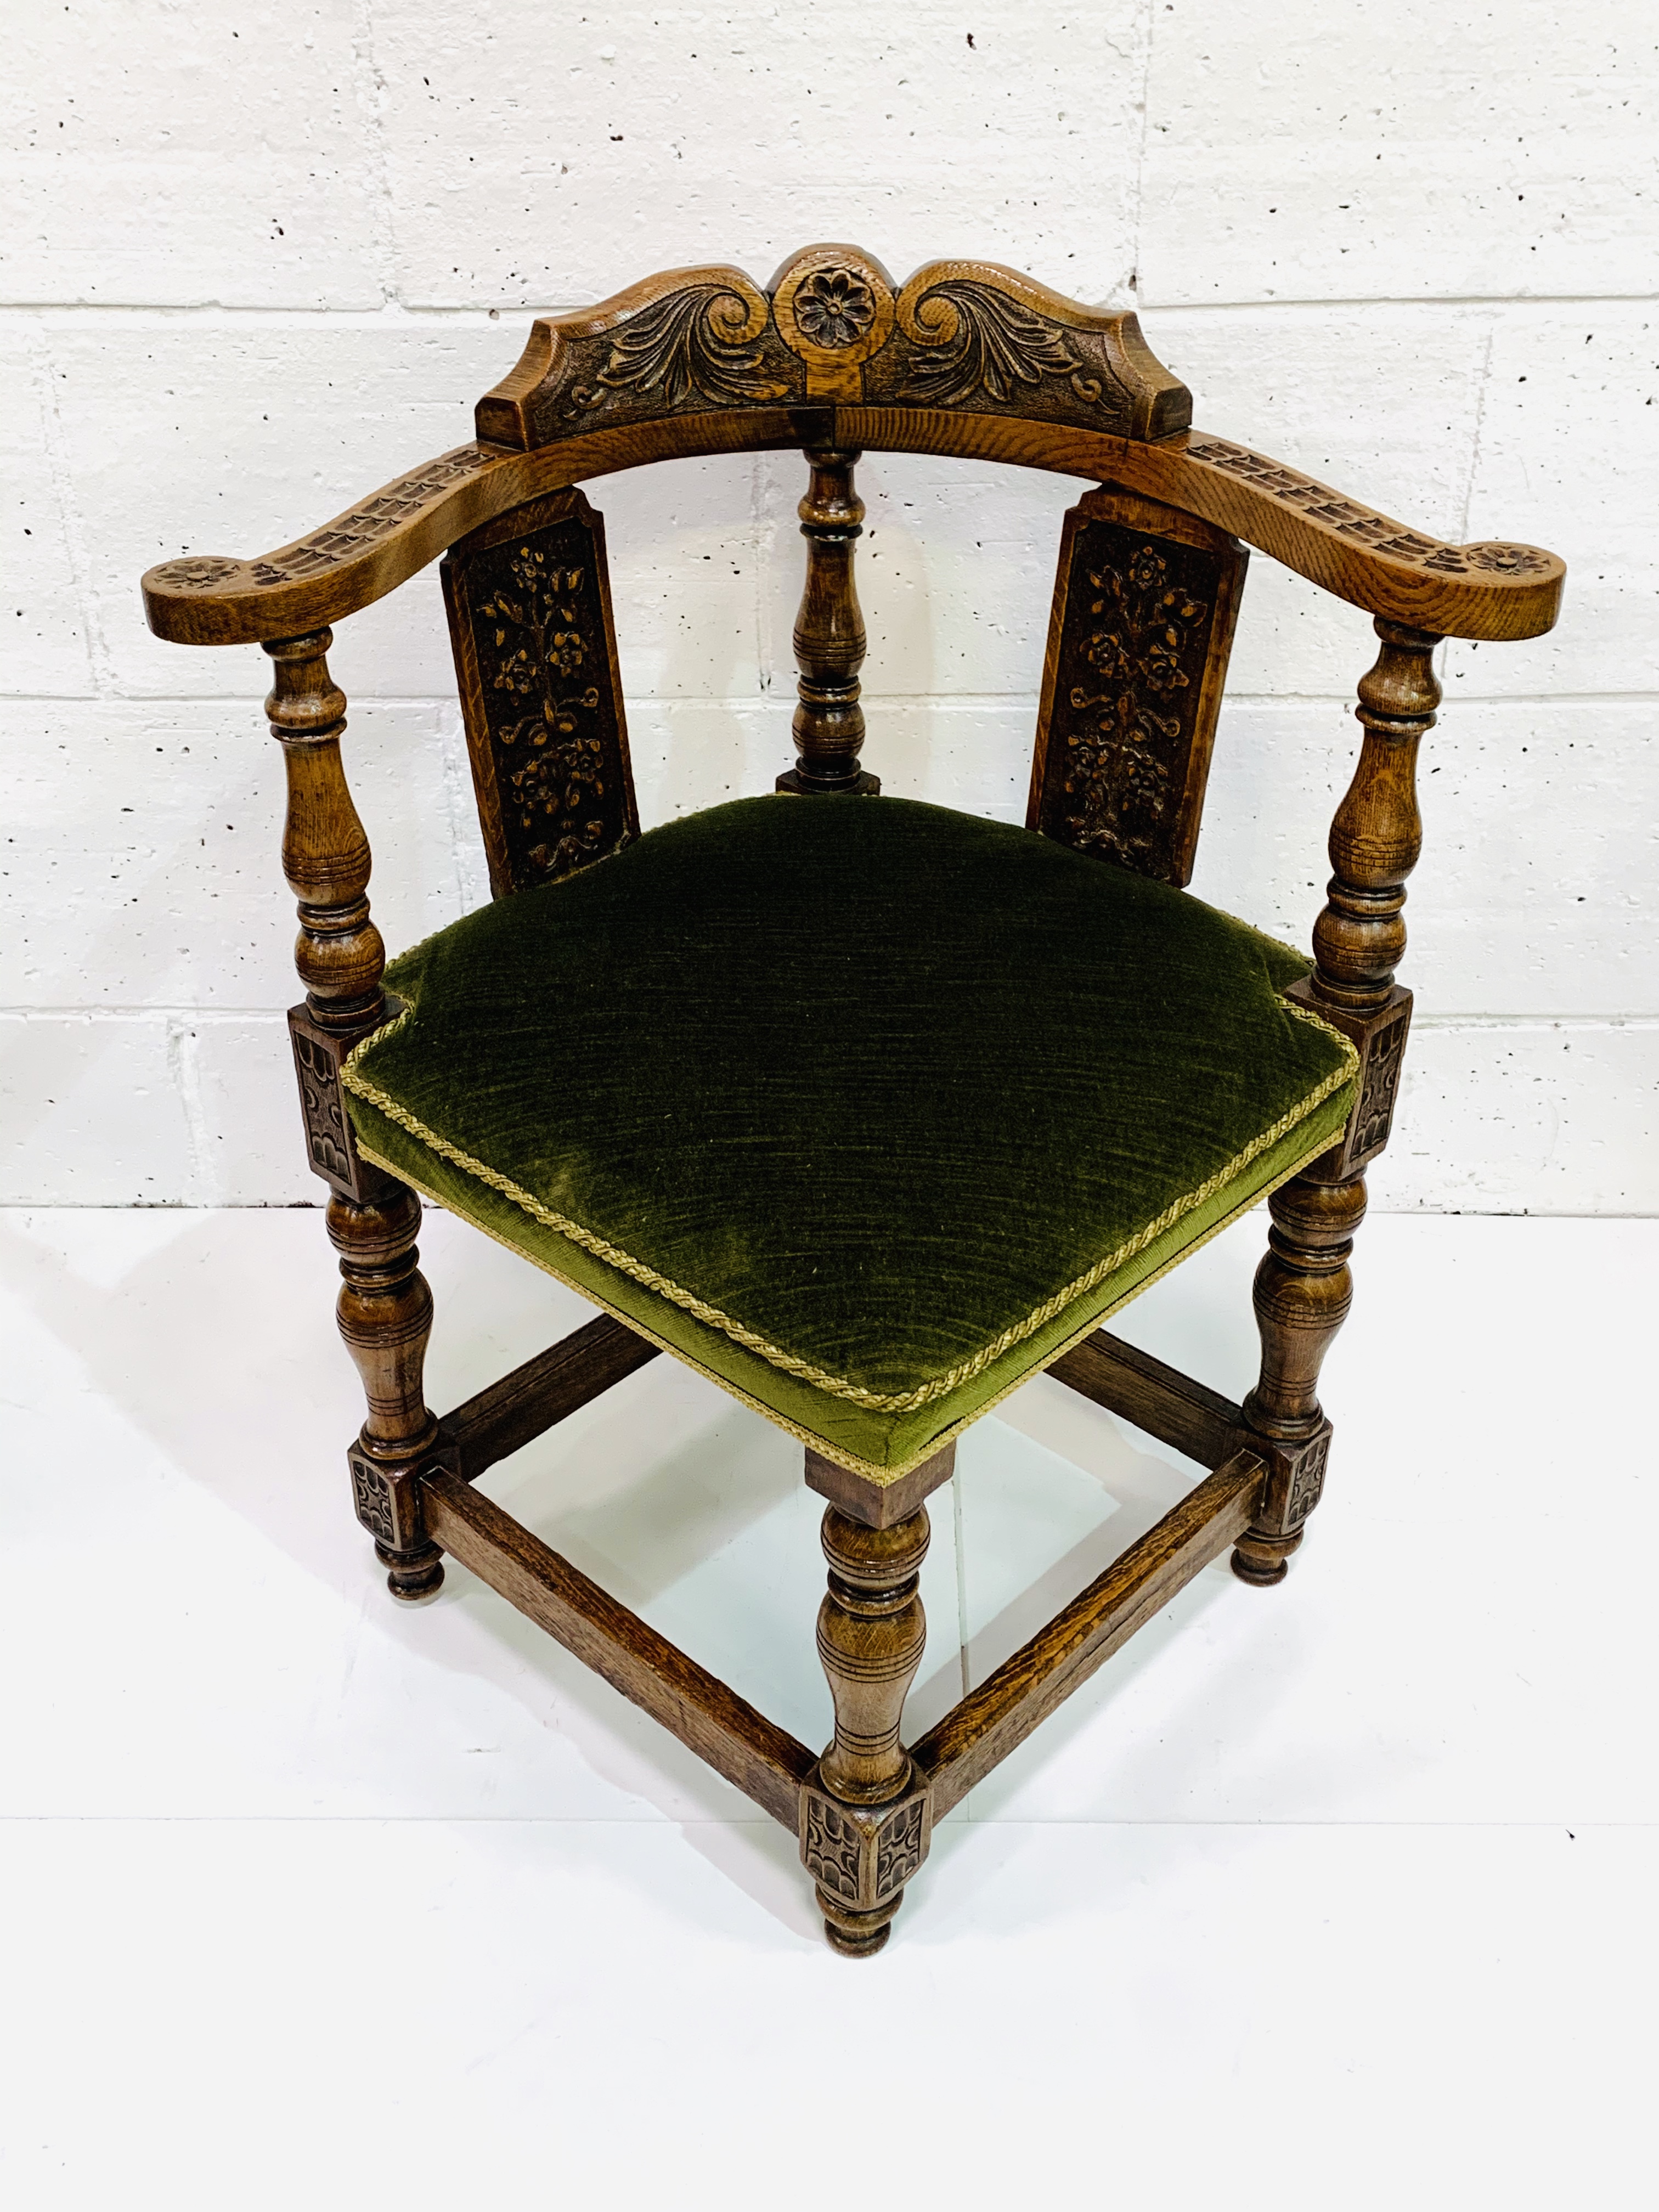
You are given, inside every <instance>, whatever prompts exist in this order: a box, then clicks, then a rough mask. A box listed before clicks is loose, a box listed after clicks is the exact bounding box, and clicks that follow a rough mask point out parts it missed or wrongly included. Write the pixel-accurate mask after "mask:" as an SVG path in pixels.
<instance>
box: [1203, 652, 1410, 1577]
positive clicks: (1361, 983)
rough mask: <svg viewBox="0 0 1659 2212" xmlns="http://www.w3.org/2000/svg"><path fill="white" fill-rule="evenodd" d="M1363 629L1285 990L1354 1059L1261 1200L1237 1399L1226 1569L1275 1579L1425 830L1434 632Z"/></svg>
mask: <svg viewBox="0 0 1659 2212" xmlns="http://www.w3.org/2000/svg"><path fill="white" fill-rule="evenodd" d="M1374 627H1375V629H1376V635H1377V637H1378V638H1379V640H1380V641H1381V643H1380V646H1379V648H1378V652H1377V656H1376V663H1375V665H1373V666H1372V667H1371V668H1370V669H1369V670H1368V671H1366V673H1365V674H1364V676H1363V677H1362V678H1360V682H1359V704H1358V707H1356V708H1355V709H1354V714H1355V716H1356V718H1357V720H1358V722H1359V724H1360V726H1361V727H1362V728H1363V730H1364V732H1365V736H1364V743H1363V744H1362V746H1361V748H1360V754H1359V760H1358V765H1357V766H1356V768H1355V769H1354V773H1353V781H1352V783H1351V784H1350V785H1349V786H1348V788H1347V790H1346V793H1344V795H1343V798H1342V800H1341V803H1340V805H1339V806H1338V808H1337V810H1336V814H1335V817H1334V820H1333V821H1332V823H1331V836H1330V855H1331V867H1332V870H1333V873H1332V876H1331V880H1330V884H1329V886H1328V890H1327V893H1326V899H1325V907H1324V911H1323V912H1322V914H1321V915H1320V917H1319V919H1318V921H1316V923H1315V925H1314V935H1313V945H1314V963H1315V964H1314V971H1313V973H1312V975H1310V976H1309V977H1308V978H1307V979H1306V981H1305V982H1304V983H1300V984H1292V985H1291V988H1290V990H1289V991H1288V992H1287V993H1286V996H1287V997H1288V998H1290V999H1291V1000H1297V1001H1298V1002H1299V1003H1300V1004H1301V1005H1302V1006H1304V1007H1305V1008H1306V1009H1307V1010H1308V1011H1309V1012H1311V1013H1315V1014H1316V1015H1318V1016H1319V1017H1320V1018H1321V1019H1322V1020H1323V1021H1325V1022H1327V1023H1328V1024H1332V1025H1333V1026H1334V1027H1335V1028H1337V1029H1339V1030H1341V1031H1342V1032H1343V1033H1344V1035H1345V1036H1346V1037H1347V1038H1348V1039H1349V1041H1350V1042H1351V1043H1352V1045H1353V1047H1354V1048H1355V1050H1356V1052H1357V1054H1358V1061H1359V1068H1358V1086H1357V1094H1356V1097H1355V1099H1354V1104H1353V1110H1352V1113H1351V1114H1350V1115H1349V1116H1348V1126H1347V1127H1346V1130H1344V1132H1343V1133H1342V1136H1341V1137H1340V1139H1339V1141H1338V1142H1337V1143H1336V1144H1335V1145H1334V1146H1333V1147H1332V1149H1331V1150H1330V1151H1329V1152H1326V1153H1324V1154H1322V1156H1321V1158H1318V1159H1316V1161H1315V1162H1314V1163H1313V1164H1312V1165H1311V1166H1310V1167H1308V1168H1304V1170H1303V1172H1302V1173H1301V1174H1300V1175H1299V1176H1295V1177H1294V1178H1293V1179H1292V1180H1291V1182H1287V1183H1286V1184H1285V1186H1284V1187H1283V1188H1282V1189H1280V1190H1278V1191H1276V1192H1275V1193H1274V1194H1273V1196H1272V1197H1271V1198H1270V1199H1269V1200H1268V1201H1267V1204H1268V1207H1269V1209H1270V1210H1271V1212H1272V1214H1273V1229H1272V1231H1270V1233H1269V1235H1268V1239H1267V1243H1268V1251H1267V1258H1266V1259H1265V1260H1263V1261H1262V1262H1261V1267H1260V1268H1259V1269H1258V1270H1257V1273H1256V1279H1255V1318H1256V1326H1257V1328H1259V1329H1260V1330H1261V1379H1260V1381H1259V1382H1258V1383H1257V1384H1256V1386H1255V1389H1254V1390H1252V1391H1251V1393H1250V1395H1249V1397H1248V1398H1247V1399H1246V1400H1245V1401H1244V1418H1245V1419H1246V1420H1247V1421H1248V1422H1249V1425H1250V1426H1251V1428H1252V1429H1253V1430H1254V1431H1255V1433H1256V1434H1257V1435H1258V1436H1259V1437H1261V1439H1262V1441H1263V1444H1264V1447H1265V1449H1264V1450H1263V1453H1262V1456H1263V1458H1264V1459H1265V1460H1266V1461H1267V1468H1268V1476H1267V1488H1266V1490H1265V1492H1263V1495H1262V1501H1261V1511H1260V1512H1259V1513H1258V1514H1257V1516H1256V1517H1255V1521H1253V1522H1251V1524H1250V1526H1249V1528H1248V1529H1247V1530H1246V1532H1245V1533H1244V1534H1243V1536H1241V1537H1240V1539H1239V1541H1238V1547H1237V1550H1236V1551H1235V1552H1234V1553H1233V1572H1234V1573H1235V1574H1236V1575H1237V1576H1238V1577H1240V1578H1241V1580H1243V1581H1244V1582H1247V1583H1257V1584H1267V1583H1280V1582H1283V1581H1284V1579H1285V1573H1286V1571H1287V1565H1288V1562H1289V1559H1290V1556H1291V1553H1292V1552H1294V1551H1295V1550H1296V1548H1297V1546H1298V1545H1299V1544H1300V1543H1301V1541H1302V1531H1303V1524H1304V1522H1306V1520H1307V1517H1308V1516H1309V1514H1310V1513H1311V1512H1312V1511H1313V1509H1314V1507H1315V1506H1316V1504H1318V1503H1319V1495H1320V1492H1321V1490H1322V1488H1323V1486H1324V1481H1325V1462H1326V1461H1327V1459H1328V1457H1329V1455H1330V1445H1331V1425H1330V1423H1329V1422H1328V1420H1327V1419H1325V1416H1324V1414H1323V1413H1322V1412H1321V1410H1320V1405H1319V1398H1318V1395H1317V1385H1318V1382H1319V1370H1320V1365H1321V1363H1322V1360H1323V1359H1324V1357H1325V1354H1326V1352H1328V1350H1329V1348H1330V1343H1331V1340H1332V1338H1333V1337H1334V1335H1335V1334H1336V1332H1337V1331H1338V1329H1339V1328H1341V1326H1342V1323H1343V1322H1344V1321H1345V1320H1346V1317H1347V1312H1348V1308H1349V1306H1350V1305H1351V1304H1352V1302H1353V1279H1352V1276H1351V1275H1350V1274H1349V1273H1348V1259H1349V1255H1351V1254H1352V1250H1353V1233H1354V1231H1355V1230H1356V1229H1358V1226H1359V1225H1360V1223H1361V1222H1362V1221H1363V1220H1364V1218H1365V1179H1364V1172H1363V1170H1364V1168H1365V1167H1366V1165H1367V1164H1369V1163H1370V1161H1371V1160H1374V1159H1375V1158H1376V1156H1377V1154H1378V1153H1379V1152H1381V1151H1382V1150H1383V1146H1385V1145H1386V1144H1387V1143H1388V1141H1389V1127H1390V1126H1391V1124H1392V1121H1393V1119H1394V1108H1395V1095H1396V1093H1397V1091H1398V1089H1399V1083H1400V1069H1401V1057H1402V1054H1403V1053H1404V1050H1405V1043H1406V1033H1407V1028H1408V1027H1409V1025H1410V1022H1411V994H1410V992H1409V991H1405V990H1402V989H1401V987H1400V986H1399V985H1398V984H1397V983H1396V982H1395V980H1394V977H1395V968H1396V966H1397V965H1398V964H1399V962H1400V958H1401V955H1402V954H1403V953H1404V951H1405V950H1406V923H1405V913H1404V910H1405V905H1406V878H1407V876H1409V875H1410V873H1411V872H1412V870H1413V867H1414V866H1416V865H1417V858H1418V854H1419V852H1420V850H1421V849H1422V844H1423V824H1422V821H1421V818H1420V817H1419V813H1418V809H1417V787H1416V774H1417V750H1418V746H1419V744H1420V743H1421V741H1422V739H1423V738H1424V737H1425V734H1426V733H1427V732H1428V731H1430V730H1431V729H1432V728H1433V726H1434V720H1435V714H1434V710H1435V708H1437V706H1438V705H1439V703H1440V685H1439V683H1438V681H1437V678H1436V676H1435V673H1434V649H1435V647H1436V646H1437V645H1438V644H1439V642H1440V640H1439V638H1438V637H1437V636H1436V635H1435V634H1434V633H1433V632H1432V631H1430V630H1420V629H1407V627H1406V626H1405V624H1404V623H1394V622H1389V621H1386V620H1385V619H1384V618H1383V617H1381V616H1379V617H1377V619H1376V623H1375V625H1374Z"/></svg>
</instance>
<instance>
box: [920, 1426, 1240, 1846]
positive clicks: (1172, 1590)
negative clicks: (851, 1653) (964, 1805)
mask: <svg viewBox="0 0 1659 2212" xmlns="http://www.w3.org/2000/svg"><path fill="white" fill-rule="evenodd" d="M1266 1478H1267V1468H1266V1467H1265V1466H1264V1464H1263V1463H1262V1462H1261V1460H1260V1459H1258V1458H1257V1457H1256V1455H1255V1453H1254V1452H1248V1451H1240V1452H1237V1453H1235V1454H1234V1455H1233V1457H1232V1458H1231V1459H1230V1460H1229V1461H1228V1462H1226V1464H1225V1466H1224V1467H1218V1468H1217V1469H1216V1471H1215V1473H1214V1474H1212V1475H1209V1476H1208V1477H1206V1480H1204V1481H1202V1482H1200V1484H1199V1486H1198V1487H1197V1488H1196V1489H1195V1490H1194V1491H1191V1492H1188V1495H1187V1496H1186V1497H1185V1498H1182V1501H1181V1503H1180V1504H1179V1505H1177V1506H1176V1508H1175V1510H1173V1511H1172V1512H1170V1513H1166V1514H1165V1515H1164V1518H1163V1519H1162V1520H1161V1521H1160V1522H1158V1525H1157V1527H1156V1528H1149V1529H1148V1530H1147V1532H1146V1534H1145V1535H1144V1536H1143V1537H1142V1538H1141V1540H1140V1541H1139V1543H1138V1544H1132V1545H1131V1546H1130V1547H1129V1549H1128V1550H1127V1552H1126V1553H1124V1554H1123V1556H1122V1558H1121V1559H1116V1560H1115V1561H1114V1562H1113V1564H1112V1565H1110V1566H1109V1567H1108V1568H1107V1570H1106V1571H1105V1573H1104V1574H1103V1575H1100V1576H1098V1577H1097V1578H1096V1580H1095V1581H1093V1582H1092V1583H1090V1585H1089V1587H1088V1589H1085V1591H1084V1592H1083V1594H1082V1595H1081V1596H1080V1597H1078V1598H1076V1599H1074V1600H1073V1602H1072V1603H1071V1604H1070V1605H1068V1606H1067V1607H1066V1609H1065V1610H1064V1612H1062V1613H1056V1614H1055V1616H1054V1619H1053V1620H1051V1621H1050V1622H1049V1623H1048V1626H1047V1627H1046V1628H1042V1629H1039V1630H1038V1632H1037V1633H1036V1635H1035V1636H1034V1637H1032V1638H1031V1640H1030V1643H1029V1644H1024V1645H1022V1646H1021V1648H1020V1650H1018V1651H1016V1652H1015V1654H1014V1656H1013V1657H1012V1659H1009V1660H1007V1661H1006V1662H1004V1664H1003V1665H1002V1666H1000V1667H999V1668H997V1671H996V1672H995V1674H993V1675H992V1676H991V1677H990V1679H989V1680H987V1681H986V1682H985V1683H983V1684H982V1685H981V1687H980V1688H978V1689H977V1690H975V1692H973V1694H972V1695H971V1696H970V1697H967V1698H964V1699H963V1700H962V1703H961V1704H960V1705H957V1706H955V1707H954V1708H953V1709H952V1710H951V1711H950V1712H948V1713H947V1714H946V1715H945V1718H944V1719H943V1720H942V1721H941V1722H940V1723H939V1725H938V1727H937V1728H934V1729H930V1730H929V1731H928V1733H927V1735H925V1736H923V1737H922V1739H921V1741H920V1742H919V1743H915V1744H912V1746H911V1747H910V1755H911V1757H912V1758H913V1759H915V1762H916V1765H917V1766H918V1767H919V1768H920V1769H921V1772H922V1773H923V1775H924V1776H925V1777H927V1779H928V1780H929V1781H930V1782H931V1783H932V1784H933V1818H934V1819H935V1820H939V1819H942V1818H943V1816H944V1815H945V1814H946V1813H948V1812H949V1811H950V1810H951V1807H952V1806H953V1805H957V1804H959V1803H960V1802H962V1800H963V1797H965V1796H967V1794H968V1792H969V1790H971V1789H972V1788H973V1787H974V1785H975V1783H977V1782H982V1781H983V1780H984V1779H985V1777H986V1776H987V1774H988V1773H989V1772H990V1771H991V1770H992V1768H993V1767H994V1766H996V1765H999V1764H1000V1761H1001V1760H1003V1759H1006V1757H1007V1756H1008V1754H1009V1753H1010V1752H1011V1751H1012V1750H1013V1749H1014V1748H1015V1747H1016V1746H1017V1745H1018V1744H1020V1743H1023V1742H1024V1740H1025V1738H1026V1737H1027V1736H1028V1735H1030V1733H1031V1731H1032V1729H1034V1728H1036V1726H1037V1724H1038V1723H1039V1722H1041V1721H1042V1720H1044V1719H1046V1718H1047V1717H1048V1714H1050V1713H1051V1712H1053V1711H1054V1708H1055V1706H1056V1705H1060V1704H1061V1703H1062V1702H1063V1701H1064V1699H1066V1698H1068V1697H1070V1695H1071V1694H1072V1692H1073V1690H1075V1689H1077V1688H1078V1687H1079V1685H1080V1684H1082V1683H1083V1682H1085V1681H1086V1680H1088V1678H1089V1676H1090V1675H1091V1674H1093V1673H1094V1671H1095V1669H1096V1668H1097V1667H1098V1666H1100V1665H1101V1664H1102V1662H1103V1661H1105V1660H1107V1659H1109V1658H1110V1656H1111V1655H1112V1653H1113V1652H1114V1651H1115V1650H1117V1649H1118V1648H1119V1646H1120V1645H1121V1644H1125V1643H1127V1641H1128V1639H1129V1638H1130V1637H1131V1636H1133V1634H1134V1632H1135V1631H1136V1629H1138V1628H1139V1627H1141V1626H1143V1625H1144V1624H1145V1623H1146V1621H1148V1620H1151V1618H1152V1615H1153V1614H1154V1613H1157V1612H1158V1611H1159V1610H1160V1609H1161V1608H1162V1607H1164V1606H1165V1605H1167V1604H1168V1603H1169V1601H1170V1599H1171V1598H1172V1597H1173V1596H1174V1595H1176V1591H1177V1590H1180V1589H1183V1588H1184V1587H1185V1586H1186V1584H1187V1583H1189V1582H1190V1581H1191V1580H1192V1578H1193V1577H1194V1575H1195V1574H1197V1573H1198V1572H1199V1571H1200V1569H1201V1568H1204V1567H1206V1566H1208V1565H1209V1564H1210V1562H1211V1560H1212V1559H1218V1558H1219V1556H1220V1554H1221V1553H1223V1552H1225V1551H1227V1550H1229V1549H1230V1548H1231V1546H1232V1545H1233V1544H1235V1543H1236V1542H1237V1540H1238V1538H1239V1537H1240V1536H1242V1535H1243V1533H1244V1531H1245V1529H1246V1528H1248V1527H1249V1523H1250V1521H1251V1518H1252V1516H1254V1514H1255V1507H1256V1501H1257V1499H1258V1498H1259V1497H1260V1496H1261V1486H1262V1484H1263V1482H1264V1481H1265V1480H1266Z"/></svg>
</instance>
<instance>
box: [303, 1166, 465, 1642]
mask: <svg viewBox="0 0 1659 2212" xmlns="http://www.w3.org/2000/svg"><path fill="white" fill-rule="evenodd" d="M420 1225H421V1201H420V1200H419V1199H418V1198H417V1197H416V1195H415V1193H414V1192H413V1191H412V1190H410V1189H409V1188H407V1186H406V1185H404V1184H403V1183H400V1182H392V1181H391V1180H390V1179H389V1178H388V1180H387V1182H386V1190H385V1193H384V1194H383V1195H382V1196H381V1197H380V1198H379V1199H377V1200H375V1201H374V1203H372V1204H370V1205H367V1206H357V1205H354V1204H353V1203H352V1201H351V1200H349V1199H346V1198H334V1199H331V1200H330V1201H329V1208H328V1234H329V1241H330V1242H331V1243H332V1245H333V1247H334V1249H335V1250H336V1251H337V1253H338V1254H339V1255H340V1273H341V1276H342V1278H343V1280H342V1283H341V1285H340V1300H339V1305H338V1309H337V1312H338V1318H339V1323H340V1334H341V1335H342V1336H343V1338H344V1340H345V1346H346V1350H347V1351H348V1352H349V1353H350V1354H351V1357H352V1359H353V1360H354V1362H355V1363H356V1369H357V1372H358V1373H359V1375H361V1376H362V1380H363V1392H364V1395H365V1396H366V1397H367V1398H368V1419H367V1420H366V1421H365V1422H364V1423H363V1425H362V1432H361V1434H360V1435H359V1437H358V1438H357V1441H356V1444H355V1445H354V1446H353V1447H352V1449H351V1451H350V1453H349V1462H350V1467H351V1492H352V1499H353V1502H354V1504H356V1508H357V1518H358V1519H359V1520H360V1521H361V1522H362V1524H363V1526H364V1528H367V1529H368V1532H369V1534H370V1535H372V1536H373V1537H374V1550H375V1554H376V1556H377V1557H378V1558H379V1559H380V1563H381V1565H383V1566H384V1567H385V1568H386V1586H387V1588H388V1589H390V1590H391V1592H392V1595H393V1597H399V1598H404V1599H409V1600H413V1599H416V1598H422V1597H428V1596H430V1595H431V1594H432V1592H433V1591H434V1590H435V1589H437V1588H438V1586H439V1585H440V1583H441V1582H442V1581H443V1578H444V1570H443V1554H442V1553H441V1552H440V1551H439V1549H438V1547H437V1546H436V1545H435V1543H433V1542H431V1541H430V1540H429V1539H428V1535H427V1534H426V1528H425V1525H424V1523H423V1522H422V1516H421V1489H420V1475H421V1470H422V1466H423V1465H426V1464H429V1462H430V1459H431V1454H432V1448H433V1446H434V1444H435V1443H436V1441H437V1436H438V1424H437V1421H436V1419H435V1417H434V1416H433V1414H432V1413H430V1412H429V1411H428V1408H427V1403H426V1399H425V1396H424V1395H423V1392H422V1369H423V1368H424V1366H425V1364H426V1345H427V1339H428V1336H429V1335H430V1334H431V1333H432V1293H431V1291H429V1290H428V1288H427V1284H426V1278H425V1277H424V1276H423V1275H422V1273H421V1271H420V1267H419V1266H418V1264H417V1262H418V1261H419V1259H420V1254H419V1252H418V1251H417V1250H416V1244H415V1238H416V1233H417V1231H419V1229H420Z"/></svg>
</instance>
